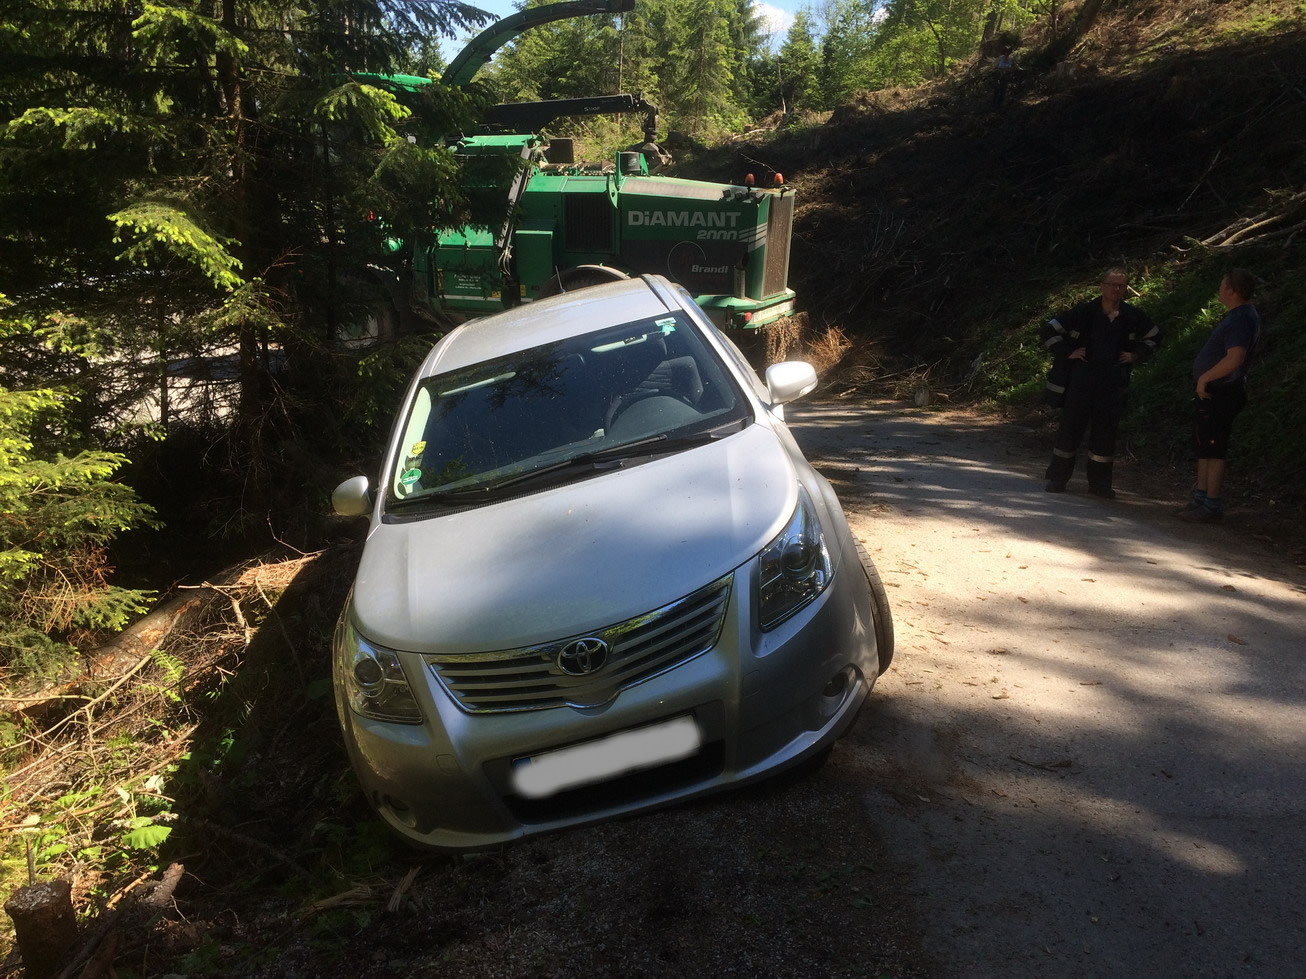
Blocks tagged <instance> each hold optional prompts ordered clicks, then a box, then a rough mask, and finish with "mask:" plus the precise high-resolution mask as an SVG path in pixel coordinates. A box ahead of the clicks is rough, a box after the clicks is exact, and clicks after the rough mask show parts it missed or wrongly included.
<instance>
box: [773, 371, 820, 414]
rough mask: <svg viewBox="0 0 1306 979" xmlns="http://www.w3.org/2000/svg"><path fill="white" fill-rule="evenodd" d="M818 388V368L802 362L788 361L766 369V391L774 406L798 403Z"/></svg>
mask: <svg viewBox="0 0 1306 979" xmlns="http://www.w3.org/2000/svg"><path fill="white" fill-rule="evenodd" d="M815 387H816V368H814V367H813V366H812V365H811V364H808V363H805V362H803V361H801V360H786V361H785V362H784V363H783V364H772V365H771V366H770V367H768V368H767V369H766V389H767V391H769V392H770V393H771V403H772V404H774V405H784V404H788V403H789V402H790V401H797V400H798V399H799V398H801V397H802V396H803V395H805V394H811V393H812V390H813V389H814V388H815Z"/></svg>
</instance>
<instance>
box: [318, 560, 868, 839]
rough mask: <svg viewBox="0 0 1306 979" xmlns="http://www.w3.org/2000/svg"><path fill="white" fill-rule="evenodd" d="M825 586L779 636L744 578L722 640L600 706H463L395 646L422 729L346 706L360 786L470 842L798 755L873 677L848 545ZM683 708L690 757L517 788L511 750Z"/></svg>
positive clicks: (739, 776) (709, 787)
mask: <svg viewBox="0 0 1306 979" xmlns="http://www.w3.org/2000/svg"><path fill="white" fill-rule="evenodd" d="M843 558H844V560H842V561H841V566H840V567H839V568H838V569H837V570H836V572H835V574H834V576H833V579H832V580H831V582H830V585H829V586H828V587H827V588H826V590H825V591H824V592H823V593H822V594H821V596H820V597H818V598H817V599H816V601H814V602H813V603H812V604H811V605H809V606H808V607H807V608H805V609H803V610H802V611H800V612H799V613H798V614H797V615H795V616H793V617H792V618H790V619H789V620H787V621H785V622H783V623H781V624H780V625H779V626H778V627H777V628H775V629H774V630H772V631H770V632H766V633H763V632H760V631H758V629H757V627H756V625H755V623H756V621H757V615H756V612H755V602H756V592H755V589H756V575H755V564H756V562H755V561H753V562H750V563H749V564H746V565H744V566H743V567H741V568H740V569H738V570H737V571H736V572H735V575H734V583H733V586H732V589H731V595H730V599H729V603H728V607H727V610H726V614H725V621H724V624H723V627H722V632H721V636H720V639H719V640H718V642H717V643H716V645H715V646H714V647H713V648H712V649H710V650H708V651H707V652H705V653H703V654H701V655H699V656H697V657H695V658H693V659H690V660H688V661H687V662H684V663H682V664H680V665H679V666H677V667H675V668H674V669H671V670H670V671H669V672H666V673H663V674H661V675H658V676H655V677H653V678H652V679H649V680H647V681H645V682H643V683H640V684H638V685H636V686H633V687H630V688H628V689H626V690H624V691H622V692H621V693H620V694H619V695H618V696H617V697H616V699H615V700H613V701H611V702H609V703H607V704H605V705H603V706H601V707H595V708H574V707H554V708H548V709H543V710H529V711H521V712H510V713H489V714H470V713H467V712H465V711H463V710H461V709H460V708H459V707H458V706H457V705H455V703H454V702H453V700H452V699H451V698H450V696H449V695H448V694H447V693H446V691H445V690H444V688H443V687H442V686H441V684H440V682H439V681H438V680H437V679H436V678H435V677H434V676H432V674H431V673H430V672H429V670H428V668H427V667H426V665H425V663H424V662H423V660H422V657H421V656H419V655H417V654H412V653H403V654H400V655H401V658H402V659H403V665H404V669H405V672H406V673H407V674H408V677H409V680H410V686H411V687H412V690H413V693H414V695H415V696H416V698H417V700H418V702H419V704H420V705H421V708H422V711H423V714H424V716H425V717H426V721H425V723H423V724H421V725H403V724H390V723H386V722H381V721H374V720H369V719H366V718H362V717H359V716H358V715H356V714H353V713H352V712H350V711H349V710H347V709H346V710H343V711H342V717H341V720H342V724H343V728H344V734H345V742H346V745H347V747H348V750H349V754H350V758H351V761H352V762H353V765H354V769H355V771H356V772H357V774H358V777H359V780H360V782H361V783H362V786H363V789H364V792H365V793H366V795H367V797H368V799H369V800H370V801H371V803H372V805H373V806H374V807H375V808H376V810H377V812H378V813H379V814H380V815H381V817H382V818H383V819H384V820H385V821H386V822H387V823H388V824H389V825H390V826H391V827H392V828H393V829H394V830H395V831H397V832H398V833H399V834H401V835H402V836H404V837H406V838H408V839H409V840H410V841H412V842H414V843H416V844H418V845H420V846H425V847H431V848H435V849H443V850H467V849H476V848H481V847H488V846H494V845H496V844H500V843H503V842H506V841H509V840H512V839H515V838H518V837H522V836H526V835H532V834H535V833H542V832H549V831H552V830H557V829H561V828H564V827H568V826H575V825H580V824H582V823H587V822H592V821H595V820H599V819H606V818H610V817H613V816H618V815H623V814H627V813H632V812H637V811H640V810H644V809H648V808H652V807H656V806H662V805H666V804H669V803H672V802H677V801H680V800H684V799H689V798H693V797H695V796H700V795H704V794H707V793H710V792H715V791H719V790H722V789H725V788H729V787H731V786H736V785H740V784H743V783H746V782H749V781H753V780H755V779H758V778H761V777H763V776H766V775H768V774H771V773H774V772H776V771H779V770H781V769H783V768H787V767H789V766H792V765H794V764H797V763H799V762H800V761H802V760H803V759H804V758H807V757H809V756H810V755H813V754H815V753H816V752H818V751H820V750H821V749H822V748H824V747H825V746H826V745H828V744H830V743H832V742H833V741H834V740H835V739H837V738H838V737H839V736H840V735H841V734H842V733H843V732H844V731H845V730H846V729H847V727H848V726H849V725H850V724H851V723H852V721H853V719H854V718H855V717H856V714H857V710H858V708H859V707H860V706H861V704H862V702H863V701H864V700H865V698H866V696H867V694H868V693H869V691H870V689H871V687H872V686H873V685H874V683H875V678H876V677H877V675H878V673H879V670H878V663H877V652H876V648H875V638H874V637H875V629H874V624H873V621H872V618H871V616H872V611H871V602H870V597H869V591H868V589H867V587H866V581H865V576H864V575H863V574H862V573H861V571H860V569H859V568H858V567H857V564H856V560H857V559H856V554H855V551H854V550H853V549H852V548H851V547H847V548H844V549H843ZM685 715H689V716H692V717H693V718H694V720H695V722H696V723H697V725H698V728H699V731H700V733H701V736H702V744H701V747H700V748H699V749H698V750H697V751H696V752H695V753H694V754H692V755H691V756H690V757H688V758H684V759H682V760H679V761H675V762H671V763H668V764H665V765H661V766H659V767H655V768H649V769H646V770H643V771H638V772H634V773H632V774H625V775H618V776H616V777H613V778H610V779H607V780H604V781H599V782H594V783H590V784H588V785H584V786H579V787H576V788H572V789H568V790H563V791H560V792H558V793H556V794H554V795H551V796H546V797H544V798H538V799H528V798H525V797H523V796H522V795H520V794H519V793H518V792H517V791H516V790H515V789H514V787H513V780H512V769H513V763H514V760H515V759H520V758H523V757H527V756H534V755H537V754H540V753H542V752H547V751H551V750H555V749H557V748H560V747H564V746H568V745H575V744H580V743H585V742H590V741H593V740H596V739H599V738H603V737H606V736H609V735H611V734H614V733H616V732H621V731H626V730H629V729H632V728H639V727H643V726H645V725H649V724H654V723H658V722H662V721H666V720H668V719H671V718H675V717H680V716H685Z"/></svg>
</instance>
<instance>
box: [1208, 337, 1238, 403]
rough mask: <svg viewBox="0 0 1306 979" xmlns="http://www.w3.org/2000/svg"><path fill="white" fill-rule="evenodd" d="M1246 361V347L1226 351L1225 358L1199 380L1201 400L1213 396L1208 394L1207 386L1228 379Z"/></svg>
mask: <svg viewBox="0 0 1306 979" xmlns="http://www.w3.org/2000/svg"><path fill="white" fill-rule="evenodd" d="M1246 359H1247V348H1246V347H1230V348H1229V349H1228V350H1226V351H1225V352H1224V356H1223V357H1221V358H1220V360H1219V362H1218V363H1217V364H1216V365H1215V366H1214V367H1212V368H1211V369H1210V370H1208V371H1207V372H1206V373H1205V374H1203V375H1202V376H1201V377H1199V378H1198V379H1197V396H1198V397H1199V398H1209V397H1210V396H1211V395H1210V394H1209V393H1208V392H1207V390H1206V386H1207V385H1208V384H1210V383H1211V382H1212V381H1218V380H1220V379H1221V378H1223V377H1228V376H1229V375H1230V374H1232V373H1233V372H1234V371H1236V370H1237V369H1238V368H1239V367H1241V366H1242V365H1243V362H1244V361H1245V360H1246Z"/></svg>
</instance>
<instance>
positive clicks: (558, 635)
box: [333, 276, 893, 850]
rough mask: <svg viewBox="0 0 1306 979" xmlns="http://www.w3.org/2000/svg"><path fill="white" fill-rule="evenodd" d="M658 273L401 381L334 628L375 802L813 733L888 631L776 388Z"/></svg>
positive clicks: (353, 500)
mask: <svg viewBox="0 0 1306 979" xmlns="http://www.w3.org/2000/svg"><path fill="white" fill-rule="evenodd" d="M815 386H816V373H815V371H814V370H813V369H812V368H811V366H809V365H808V364H805V363H799V362H788V363H782V364H776V365H774V366H772V367H770V368H769V369H768V370H767V371H766V380H765V382H764V383H763V381H762V380H760V379H759V378H758V376H757V374H756V373H755V372H754V371H753V370H752V368H750V367H749V365H748V362H747V361H746V360H745V359H744V357H743V356H742V355H741V353H740V352H739V350H738V349H737V348H736V347H735V345H734V344H733V343H731V341H730V340H729V339H728V338H727V337H725V336H724V335H723V334H722V333H721V332H720V331H718V330H717V329H716V328H715V327H714V326H713V325H712V324H711V323H710V322H709V320H708V319H707V318H706V316H705V315H704V314H703V312H702V311H701V310H700V309H699V308H698V307H697V306H695V304H694V302H693V301H692V299H691V298H690V296H689V294H688V293H686V292H685V291H684V290H683V289H681V288H680V287H678V286H676V285H673V284H672V283H670V282H668V281H667V280H666V279H663V278H660V277H658V276H643V277H641V278H632V279H629V280H627V281H624V282H615V283H611V284H606V285H599V286H592V287H590V288H586V289H581V290H578V291H574V292H569V293H566V294H564V295H561V296H556V297H554V298H551V299H547V300H541V301H538V302H535V303H531V304H529V305H525V306H522V307H520V308H518V309H515V310H512V311H509V312H505V313H502V314H499V315H497V316H492V317H487V318H485V319H479V320H475V321H473V322H471V323H469V324H466V325H464V326H461V327H459V328H457V329H455V330H454V331H453V332H451V333H449V334H448V335H447V336H445V337H444V338H443V339H442V340H441V341H440V342H439V343H437V344H436V345H435V347H434V348H433V349H432V350H431V352H430V354H429V355H428V356H427V358H426V360H425V362H424V363H423V364H422V366H421V368H420V369H419V370H418V372H417V375H416V377H415V378H414V379H413V381H412V383H411V384H410V385H409V388H408V391H407V393H406V395H405V397H404V401H403V405H402V407H401V409H400V412H399V416H398V418H399V420H398V423H397V424H396V426H395V429H394V433H393V435H392V438H391V441H390V445H389V448H388V450H387V452H386V456H385V462H384V464H383V467H382V470H381V481H380V485H379V486H377V487H376V488H375V489H373V488H372V487H371V485H370V483H369V481H368V479H367V478H366V477H363V476H357V477H354V478H353V479H350V480H347V481H346V482H344V483H342V484H341V485H340V486H339V487H337V488H336V491H335V493H334V495H333V504H334V506H335V509H336V511H337V512H338V513H340V514H342V515H363V514H369V513H370V515H371V525H370V528H369V530H368V534H367V543H366V546H365V548H364V550H363V555H362V560H361V564H360V566H359V569H358V574H357V577H356V579H355V581H354V587H353V589H352V591H351V593H350V597H349V599H348V601H347V603H346V606H345V609H344V612H343V613H342V615H341V618H340V623H339V626H338V627H337V630H336V636H335V649H334V667H333V675H334V682H335V692H336V703H337V707H338V710H339V714H340V723H341V726H342V728H343V730H344V739H345V744H346V745H347V747H348V751H349V756H350V759H351V760H352V762H353V766H354V769H355V771H356V772H357V774H358V778H359V780H360V781H361V783H362V786H363V789H364V791H365V793H366V795H367V797H368V799H369V800H370V801H371V803H372V805H373V806H374V807H375V808H376V810H377V812H378V813H379V814H380V815H381V817H382V818H383V819H384V820H385V822H386V823H388V824H389V825H390V826H391V827H392V828H393V829H394V830H396V831H397V832H398V833H400V834H401V835H402V836H404V837H406V838H407V839H409V840H410V841H412V842H414V843H417V844H419V845H422V846H426V847H432V848H436V849H442V850H466V849H473V848H478V847H486V846H493V845H496V844H500V843H503V842H505V841H508V840H512V839H514V838H517V837H522V836H526V835H530V834H535V833H541V832H547V831H551V830H556V829H559V828H562V827H566V826H574V825H577V824H580V823H585V822H591V821H593V820H598V819H605V818H609V817H612V816H617V815H622V814H628V813H632V812H636V811H639V810H644V809H649V808H652V807H655V806H662V805H666V804H668V803H672V802H676V801H679V800H683V799H688V798H692V797H695V796H701V795H703V794H705V793H709V792H715V791H718V790H721V789H726V788H729V787H731V786H737V785H740V784H743V783H745V782H750V781H753V780H755V779H758V778H761V777H763V776H766V775H769V774H772V773H775V772H777V771H779V770H781V769H784V768H787V767H790V766H793V765H796V764H798V763H799V762H801V761H803V760H805V759H809V758H812V757H814V756H817V755H819V754H821V753H822V752H823V751H824V750H825V749H826V748H828V746H830V745H831V744H832V743H833V742H834V740H835V739H836V738H838V737H839V736H840V735H841V734H842V733H843V732H844V731H845V730H847V728H848V727H849V726H850V725H851V724H852V722H853V719H854V718H855V717H856V714H857V711H858V709H859V707H860V706H861V705H862V703H863V702H864V701H865V699H866V696H867V694H868V693H869V692H870V689H871V687H872V686H874V684H875V681H876V678H877V677H878V676H879V675H880V674H881V673H883V672H884V670H885V669H886V668H887V667H888V665H889V661H890V659H891V658H892V656H893V626H892V621H891V618H890V613H889V607H888V602H887V600H886V598H885V592H884V588H883V587H882V586H881V584H880V580H879V577H878V575H877V574H876V572H875V569H874V567H873V566H872V564H871V562H870V560H869V558H868V557H867V556H866V554H865V552H864V551H863V550H862V549H861V548H860V547H859V546H858V544H857V542H856V541H855V540H854V539H853V536H852V534H851V533H850V531H849V528H848V522H847V520H846V519H845V517H844V514H843V510H842V509H841V508H840V505H839V501H838V500H837V499H836V498H835V495H834V492H833V490H832V489H831V487H830V484H829V482H828V481H827V480H826V479H825V478H824V477H822V476H821V475H820V474H819V473H817V472H816V471H815V470H813V469H812V468H811V466H810V465H808V463H807V461H806V459H804V458H803V455H802V453H801V452H800V451H799V449H798V446H797V445H796V444H795V443H794V440H793V437H792V436H791V435H790V433H789V430H788V429H787V428H786V426H785V423H784V408H783V406H784V405H785V404H786V403H787V402H790V401H793V400H795V399H796V398H799V397H802V396H803V395H804V394H807V393H808V392H810V391H811V390H812V389H813V388H814V387H815Z"/></svg>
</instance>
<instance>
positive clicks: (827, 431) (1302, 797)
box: [789, 403, 1306, 976]
mask: <svg viewBox="0 0 1306 979" xmlns="http://www.w3.org/2000/svg"><path fill="white" fill-rule="evenodd" d="M789 420H790V426H791V428H792V429H793V430H794V433H795V436H796V437H797V439H798V441H799V443H800V444H802V445H803V447H804V451H806V452H807V454H808V457H809V458H810V459H811V460H812V462H813V464H815V465H816V466H817V468H818V469H821V470H822V471H823V472H824V473H825V474H826V476H827V477H828V478H830V479H831V480H832V482H834V484H835V487H836V489H837V490H838V491H839V494H840V497H841V499H842V500H843V501H844V504H845V507H846V509H847V510H848V511H849V513H850V519H851V521H852V523H853V529H854V532H855V533H856V534H857V535H858V536H859V537H861V539H862V540H863V541H864V542H865V543H866V544H867V545H868V547H869V549H870V551H871V553H872V556H873V558H874V560H875V561H876V563H877V565H878V567H879V570H880V573H881V575H882V576H883V577H884V578H885V580H886V582H888V583H889V584H890V586H891V587H890V599H891V601H892V602H893V604H894V609H895V616H896V625H897V629H898V659H897V660H896V662H895V666H894V668H893V669H892V670H891V671H890V673H889V674H887V675H886V676H885V677H884V679H883V681H882V683H881V685H880V687H879V688H878V689H877V691H876V693H877V701H878V702H877V703H876V708H877V709H875V710H873V711H868V712H866V714H865V715H864V716H863V720H862V722H861V723H860V724H859V725H858V726H857V727H856V728H855V729H854V731H853V732H852V735H851V736H850V737H849V738H848V739H846V740H845V741H844V742H843V743H842V745H841V748H842V749H843V751H844V752H845V754H846V756H847V757H846V761H845V764H846V765H847V766H848V767H849V768H850V769H852V770H854V771H861V772H866V773H867V774H868V775H869V776H870V777H869V778H868V779H867V782H866V791H867V798H868V804H869V808H870V810H871V812H872V815H871V817H870V818H871V819H872V821H873V822H874V824H875V826H876V828H877V830H878V831H879V833H880V834H881V836H882V837H883V838H884V839H887V840H891V841H892V842H893V847H894V851H895V852H896V853H897V854H899V855H901V856H902V857H903V858H904V859H905V860H907V861H908V864H909V873H910V875H911V878H912V880H911V884H910V887H909V890H908V895H909V897H910V899H911V900H912V903H913V906H914V909H915V911H916V913H917V914H918V915H919V923H920V927H921V930H922V932H923V940H922V945H923V951H924V953H925V954H926V956H927V960H928V961H929V962H931V963H932V973H933V974H936V975H943V976H953V975H955V976H963V975H964V976H989V975H992V976H997V975H1002V976H1010V975H1031V976H1032V975H1142V974H1148V973H1151V974H1156V975H1183V976H1235V975H1247V976H1293V975H1296V976H1299V975H1301V974H1302V970H1303V959H1302V949H1303V948H1306V919H1304V918H1303V915H1302V911H1301V909H1302V908H1303V907H1306V885H1304V884H1303V881H1304V880H1306V820H1303V818H1302V817H1303V814H1304V811H1306V791H1304V790H1306V667H1304V666H1303V660H1302V651H1303V648H1306V625H1304V624H1306V615H1304V614H1303V612H1306V607H1304V605H1303V599H1304V598H1306V588H1303V578H1304V577H1306V576H1303V573H1302V569H1301V568H1300V567H1299V566H1295V565H1294V564H1292V563H1291V562H1290V561H1289V560H1286V559H1285V558H1286V556H1287V555H1291V554H1292V553H1293V550H1292V549H1291V548H1287V547H1284V546H1282V545H1281V544H1280V546H1277V547H1276V546H1275V544H1279V543H1280V542H1272V543H1271V544H1270V545H1267V544H1265V543H1263V542H1261V541H1259V540H1258V539H1256V537H1255V536H1254V535H1252V534H1249V533H1248V532H1247V531H1248V528H1250V527H1252V526H1254V521H1253V519H1252V516H1253V515H1250V514H1243V515H1240V514H1239V513H1238V512H1237V511H1236V510H1235V511H1231V512H1230V513H1229V514H1228V515H1227V519H1226V521H1225V522H1224V523H1223V524H1221V525H1219V526H1211V525H1205V526H1192V525H1189V524H1185V523H1182V522H1180V521H1177V520H1175V519H1174V518H1173V517H1172V516H1171V515H1170V514H1169V509H1170V508H1171V507H1173V506H1174V505H1175V504H1174V503H1172V502H1168V501H1157V500H1153V499H1149V498H1147V497H1146V496H1145V495H1141V494H1139V493H1136V492H1130V489H1131V481H1130V474H1129V473H1128V471H1126V472H1124V473H1121V474H1118V479H1117V489H1118V490H1119V491H1120V497H1119V499H1117V500H1115V501H1111V502H1107V501H1103V500H1101V499H1098V498H1096V497H1093V496H1090V495H1089V494H1088V493H1087V488H1086V486H1085V485H1084V484H1083V482H1082V479H1081V481H1079V482H1072V484H1071V492H1070V493H1067V494H1065V495H1061V496H1058V495H1053V494H1048V493H1046V492H1044V490H1043V480H1042V478H1041V473H1042V469H1043V466H1044V465H1045V464H1046V458H1045V453H1046V451H1047V447H1046V445H1042V444H1041V441H1040V440H1038V439H1035V438H1031V433H1030V432H1029V431H1028V430H1021V429H1019V428H1016V427H1014V426H1012V425H1009V424H1004V423H1003V422H1001V421H1000V420H998V419H995V418H985V417H982V416H975V415H970V414H967V413H963V412H932V411H921V410H915V409H906V408H902V407H901V406H895V405H879V406H871V407H870V408H867V407H866V406H863V405H857V406H849V407H845V406H843V405H841V404H839V403H825V404H821V403H804V404H800V405H798V406H795V407H794V408H793V409H791V412H790V416H789ZM1081 477H1082V470H1081ZM1174 489H1175V490H1176V492H1181V491H1182V490H1181V488H1180V487H1175V488H1174ZM908 781H910V782H912V783H913V785H914V787H913V788H912V789H911V790H910V791H904V790H903V786H904V783H906V782H908Z"/></svg>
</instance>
